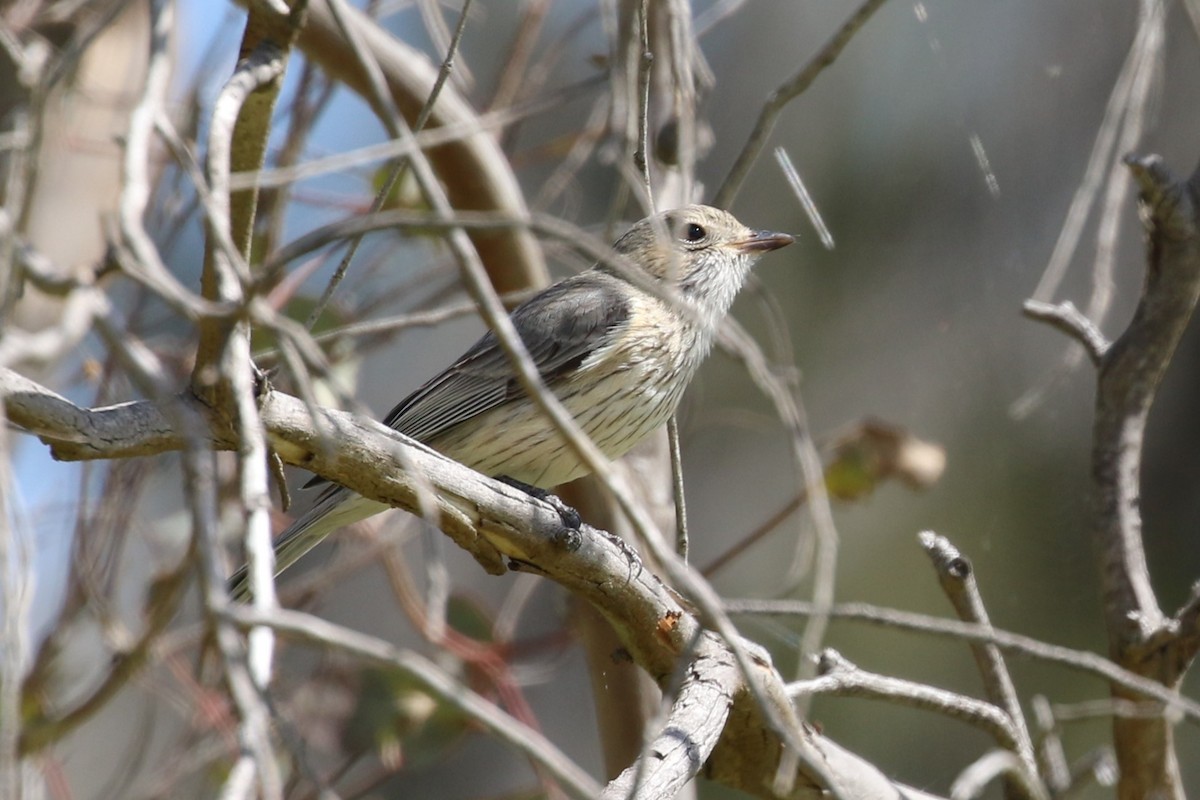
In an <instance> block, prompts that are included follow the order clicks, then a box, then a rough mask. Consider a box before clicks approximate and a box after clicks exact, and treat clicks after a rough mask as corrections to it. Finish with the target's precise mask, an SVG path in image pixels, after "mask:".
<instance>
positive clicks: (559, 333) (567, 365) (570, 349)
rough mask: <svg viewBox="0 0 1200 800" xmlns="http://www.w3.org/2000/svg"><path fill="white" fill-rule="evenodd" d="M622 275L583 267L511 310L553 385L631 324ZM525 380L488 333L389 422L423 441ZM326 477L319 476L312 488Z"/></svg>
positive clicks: (517, 390)
mask: <svg viewBox="0 0 1200 800" xmlns="http://www.w3.org/2000/svg"><path fill="white" fill-rule="evenodd" d="M624 287H625V284H624V282H622V281H621V280H620V279H619V278H615V277H613V276H611V275H607V274H604V273H601V272H584V273H581V274H579V275H576V276H574V277H571V278H568V279H566V280H564V281H560V282H559V283H556V284H554V285H553V286H551V287H549V288H547V289H546V290H545V291H543V292H539V293H538V294H536V295H534V296H533V297H531V298H530V299H529V300H527V301H526V302H524V303H522V304H521V305H520V306H518V307H517V308H516V309H515V310H514V311H513V312H512V322H513V326H514V327H515V328H516V329H517V334H518V335H519V336H520V337H521V341H522V342H524V343H525V347H526V349H527V350H529V355H530V356H531V357H532V358H533V363H534V365H535V366H537V369H538V374H539V375H541V377H542V380H543V381H545V382H546V383H547V384H551V385H553V384H554V382H555V380H556V379H559V378H562V377H563V376H564V375H566V374H568V373H569V372H571V371H572V370H574V369H575V368H576V367H578V366H579V365H580V364H581V363H582V362H583V361H584V359H586V358H587V357H588V355H590V354H591V353H592V352H593V351H594V350H595V349H596V348H597V347H599V346H600V345H601V344H602V343H603V342H605V341H606V336H605V334H607V333H609V332H610V331H613V330H614V329H616V328H619V327H620V326H622V325H624V324H626V323H627V321H628V319H629V299H628V295H627V292H626V291H625V288H624ZM522 393H523V390H522V389H521V385H520V381H519V380H518V379H517V376H516V373H515V372H514V370H513V368H512V364H511V363H510V362H509V360H508V356H507V355H506V354H505V352H504V350H503V349H502V348H501V347H500V343H499V342H498V341H497V339H496V335H495V334H494V333H492V332H490V331H489V332H488V333H487V334H485V335H484V336H483V338H481V339H480V340H479V341H477V342H476V343H475V344H474V345H473V346H472V347H471V349H470V350H468V351H467V352H466V353H464V354H463V355H462V357H461V358H459V359H458V360H457V361H455V362H454V363H453V364H451V365H450V366H449V367H447V368H446V369H445V370H444V371H443V372H441V373H440V374H439V375H437V376H435V377H434V378H432V379H431V380H430V381H429V382H428V383H426V384H425V385H424V386H422V387H421V388H419V389H417V390H416V391H415V392H413V393H412V394H410V395H409V396H408V397H406V398H404V399H403V400H401V401H400V403H398V404H397V405H396V407H395V408H393V409H392V410H391V411H390V412H388V414H387V416H386V417H384V418H383V423H384V424H385V425H387V426H389V427H391V428H393V429H395V430H397V431H399V432H400V433H403V434H404V435H406V436H411V437H412V438H414V439H417V440H418V441H429V440H430V439H432V438H434V437H436V436H437V435H438V434H440V433H442V432H443V431H446V430H448V429H449V428H452V427H453V426H455V425H457V424H458V423H460V422H463V421H464V420H467V419H470V418H471V417H474V416H476V415H477V414H482V413H484V412H485V411H489V410H491V409H493V408H496V407H497V406H500V405H503V404H504V403H506V402H508V401H510V400H512V399H514V398H516V397H520V396H521V395H522ZM325 482H326V481H325V480H324V479H322V478H320V477H315V478H313V479H312V480H310V481H309V482H308V483H306V484H305V488H310V487H313V486H319V485H321V484H324V483H325Z"/></svg>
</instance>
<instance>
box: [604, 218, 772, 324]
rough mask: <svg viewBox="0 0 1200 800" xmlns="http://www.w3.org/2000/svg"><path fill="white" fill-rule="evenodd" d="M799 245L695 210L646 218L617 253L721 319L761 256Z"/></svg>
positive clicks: (622, 243)
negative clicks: (790, 245)
mask: <svg viewBox="0 0 1200 800" xmlns="http://www.w3.org/2000/svg"><path fill="white" fill-rule="evenodd" d="M793 241H794V239H793V238H792V237H791V236H790V235H788V234H786V233H772V232H770V231H756V230H752V229H751V228H747V227H746V226H745V225H743V224H742V223H740V222H738V221H737V219H736V218H735V217H734V216H733V215H732V214H730V213H729V212H727V211H722V210H721V209H719V208H713V207H711V206H701V205H691V206H684V207H683V208H677V209H674V210H672V211H664V212H662V213H659V214H655V215H654V216H650V217H646V218H645V219H643V220H641V221H640V222H638V223H636V224H634V226H633V227H632V228H630V229H629V231H628V232H627V233H626V234H625V235H624V236H622V237H621V238H620V239H619V240H618V241H617V243H616V245H614V248H615V249H616V251H617V252H618V253H620V254H622V255H624V256H625V257H626V258H628V259H629V260H630V261H632V262H633V263H634V264H636V265H637V266H638V267H640V268H641V269H643V270H645V272H646V273H648V274H649V275H650V277H651V278H653V279H654V280H656V281H659V282H661V283H662V284H664V286H666V287H668V288H669V289H671V290H674V291H678V292H679V293H680V295H681V296H682V297H683V299H685V300H688V301H690V302H692V303H694V304H695V305H696V306H697V307H698V309H699V310H700V311H702V312H704V313H705V315H706V316H711V317H714V318H715V317H719V316H721V315H722V314H724V313H725V312H726V311H728V310H729V306H730V305H732V304H733V298H734V297H735V296H736V295H737V293H738V291H739V290H740V289H741V288H742V284H743V283H745V280H746V276H747V275H748V274H749V272H750V267H751V266H753V264H754V262H755V261H757V260H758V258H759V256H761V255H762V254H763V253H766V252H768V251H770V250H777V249H779V248H780V247H784V246H786V245H789V244H791V243H792V242H793Z"/></svg>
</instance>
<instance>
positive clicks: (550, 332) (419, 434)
mask: <svg viewBox="0 0 1200 800" xmlns="http://www.w3.org/2000/svg"><path fill="white" fill-rule="evenodd" d="M792 241H793V239H792V237H791V236H789V235H788V234H786V233H771V232H767V231H755V230H751V229H750V228H747V227H746V226H745V225H743V224H742V223H740V222H738V221H737V220H736V219H735V218H734V217H733V216H732V215H731V214H729V213H727V212H725V211H721V210H720V209H716V208H710V207H708V206H700V205H693V206H686V207H684V208H680V209H676V210H674V211H667V212H663V213H660V214H657V215H655V216H652V217H647V218H646V219H643V220H641V221H640V222H638V223H636V224H635V225H634V226H633V227H632V228H630V229H629V231H628V232H627V233H626V234H625V235H624V236H622V237H621V238H620V239H619V240H617V243H616V244H615V245H614V249H615V250H616V252H617V253H619V254H621V255H623V256H625V258H626V260H627V261H628V262H630V263H631V264H632V265H633V266H634V267H636V268H638V269H640V270H642V271H643V272H644V273H645V275H644V276H643V277H644V278H648V279H649V280H651V281H654V282H658V283H659V284H661V285H662V287H663V292H661V293H652V292H650V291H647V290H646V289H644V288H641V287H640V286H639V285H638V284H637V282H636V281H634V280H629V279H627V278H626V277H625V276H624V275H623V274H622V271H621V270H618V269H616V268H615V267H614V266H613V265H610V264H606V263H600V264H597V265H596V266H595V267H593V268H592V269H590V270H587V271H585V272H582V273H580V274H578V275H575V276H572V277H570V278H567V279H565V280H562V281H559V282H558V283H555V284H554V285H552V286H550V287H548V288H547V289H545V290H544V291H542V292H539V293H538V294H536V295H534V296H533V297H532V298H530V299H529V300H527V301H526V302H525V303H523V304H522V305H520V306H518V307H517V308H516V309H515V310H514V311H513V312H512V322H513V325H514V327H515V328H516V329H517V333H518V334H519V335H520V337H521V341H522V342H524V344H525V347H526V349H527V350H528V351H529V355H530V356H531V357H532V359H533V362H534V364H535V365H536V366H537V369H538V372H539V374H540V375H541V377H542V380H543V381H544V382H545V384H546V386H547V388H549V389H550V390H551V391H552V392H554V394H555V395H556V396H557V397H558V399H559V400H560V401H561V402H562V404H563V405H564V406H565V407H566V409H567V411H568V412H570V413H571V415H572V416H573V417H574V418H575V421H576V422H578V423H579V426H580V427H581V428H582V429H583V431H584V433H586V434H587V435H588V436H590V437H591V438H592V440H593V441H594V442H595V444H596V446H597V447H598V448H599V449H600V450H601V452H603V453H604V454H605V455H606V456H607V457H609V458H619V457H620V456H622V455H624V454H625V453H626V452H628V451H629V449H630V448H632V447H633V446H634V445H635V444H637V443H638V442H640V441H641V440H642V439H644V438H645V437H646V435H647V434H649V433H651V432H652V431H654V430H655V429H657V428H658V427H659V426H660V425H662V424H663V423H664V422H666V421H667V419H668V418H669V417H670V416H671V414H673V413H675V409H676V407H678V405H679V399H680V397H681V395H682V394H683V390H684V389H685V388H686V387H687V385H688V383H689V382H690V381H691V379H692V376H693V375H694V374H695V373H696V368H697V367H699V365H700V362H701V361H703V360H704V358H705V356H707V355H708V353H709V350H711V349H712V343H713V339H714V337H715V336H716V333H717V327H718V325H719V324H720V322H721V318H722V317H723V316H724V315H725V313H726V312H727V311H728V310H729V307H730V305H732V303H733V299H734V297H735V296H736V295H737V293H738V291H739V290H740V289H741V288H742V284H743V283H744V282H745V279H746V276H747V275H748V274H749V271H750V267H751V266H752V265H753V264H754V262H755V261H757V260H758V258H759V256H761V255H762V254H763V253H765V252H768V251H770V250H775V249H778V248H780V247H784V246H785V245H788V244H791V243H792ZM660 295H661V296H660ZM384 424H385V425H388V426H390V427H392V428H394V429H395V430H397V431H399V432H400V433H403V434H405V435H406V436H410V437H412V438H413V439H416V440H417V441H420V442H423V443H425V444H426V445H429V446H430V447H432V448H433V449H435V450H437V451H439V452H440V453H442V454H443V455H446V456H449V457H450V458H453V459H454V460H455V461H459V462H461V463H463V464H465V465H466V466H468V467H471V468H472V469H474V470H477V471H479V472H482V473H484V474H485V475H489V476H493V477H499V478H503V479H506V480H508V481H509V482H511V483H514V484H517V485H520V484H524V485H527V486H528V487H531V488H538V489H549V488H551V487H554V486H558V485H559V484H562V483H566V482H568V481H571V480H574V479H575V478H578V477H581V476H583V475H585V474H587V472H588V471H589V470H588V467H587V465H586V464H584V463H583V462H581V461H580V460H579V458H578V457H577V456H576V455H575V453H574V452H573V451H572V449H571V448H570V447H569V446H568V445H567V444H566V442H565V441H564V440H563V438H562V437H561V436H560V435H559V433H558V431H557V429H556V428H555V426H554V424H553V423H552V422H551V421H550V420H549V419H548V418H546V416H545V415H544V414H543V413H542V412H541V411H540V410H539V409H538V408H537V406H536V405H535V404H534V403H533V402H532V401H531V400H530V399H529V397H528V396H527V395H526V394H525V391H524V389H522V388H521V384H520V382H519V381H518V379H517V376H516V371H515V370H514V369H513V367H512V364H511V363H510V361H509V358H508V356H507V355H506V354H505V352H504V350H503V349H501V347H500V345H499V342H498V341H497V340H496V336H495V334H493V333H490V332H489V333H487V334H485V335H484V336H483V338H481V339H480V340H479V341H478V342H476V343H475V345H474V346H473V347H471V349H469V350H468V351H467V352H466V353H464V354H463V355H462V357H461V358H459V359H458V360H457V361H455V362H454V363H453V364H451V365H450V366H449V367H447V368H446V369H445V370H444V371H443V372H442V373H441V374H439V375H437V376H436V377H435V378H433V379H432V380H430V381H429V382H428V383H426V384H425V385H424V386H422V387H421V388H420V389H417V390H416V391H415V392H413V393H412V394H411V395H409V396H408V397H406V398H405V399H404V400H402V401H401V402H400V404H399V405H397V406H396V407H395V408H393V409H392V411H391V413H389V414H388V415H387V417H386V418H384ZM320 482H323V481H322V479H320V478H317V479H315V481H313V482H310V483H320ZM388 508H389V506H387V505H385V504H383V503H379V502H376V501H374V500H369V499H367V498H365V497H363V496H361V495H359V494H356V493H354V492H352V491H350V490H349V489H346V488H344V487H342V486H338V485H337V484H332V483H329V484H327V485H326V487H325V489H324V490H323V492H322V493H321V494H320V495H319V496H318V497H317V500H316V502H315V504H314V505H313V507H312V509H310V510H309V511H308V512H307V513H306V514H304V516H302V517H300V518H299V519H298V520H296V521H295V522H294V523H292V525H291V526H290V527H288V529H287V530H285V531H284V532H283V535H282V536H281V537H280V538H279V541H278V542H277V543H276V545H275V559H276V561H275V569H276V574H278V573H279V572H282V571H283V570H284V569H286V568H287V567H289V566H291V565H292V564H293V563H295V561H296V560H297V559H299V558H300V557H301V556H302V555H304V554H305V553H307V552H308V551H309V550H311V549H312V548H313V547H315V546H316V545H317V544H318V543H319V542H320V541H321V540H322V539H324V538H325V537H326V536H328V535H329V534H330V533H332V532H333V531H335V530H337V529H338V528H341V527H343V526H345V525H349V524H351V523H353V522H357V521H358V520H361V519H365V518H366V517H369V516H371V515H373V514H378V513H379V512H381V511H385V510H387V509H388ZM230 590H231V592H232V593H233V594H234V595H235V596H238V597H241V596H244V595H245V594H247V592H248V587H247V576H246V569H245V568H244V567H243V568H242V569H241V570H239V572H238V573H237V574H235V575H234V577H233V579H232V580H231V581H230Z"/></svg>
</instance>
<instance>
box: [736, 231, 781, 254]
mask: <svg viewBox="0 0 1200 800" xmlns="http://www.w3.org/2000/svg"><path fill="white" fill-rule="evenodd" d="M794 241H796V239H795V237H793V236H792V235H791V234H790V233H774V232H772V231H755V232H754V234H753V235H752V236H751V237H750V238H749V239H742V240H741V241H740V242H734V243H733V246H734V248H735V249H737V250H741V251H742V252H759V251H761V252H767V251H770V250H778V249H779V248H781V247H787V246H788V245H789V244H791V243H792V242H794Z"/></svg>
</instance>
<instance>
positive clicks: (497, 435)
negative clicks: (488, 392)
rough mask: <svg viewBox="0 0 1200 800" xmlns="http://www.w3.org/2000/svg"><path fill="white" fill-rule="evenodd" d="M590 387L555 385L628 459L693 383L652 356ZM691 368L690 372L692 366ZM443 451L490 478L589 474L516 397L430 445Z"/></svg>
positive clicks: (562, 478)
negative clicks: (628, 455)
mask: <svg viewBox="0 0 1200 800" xmlns="http://www.w3.org/2000/svg"><path fill="white" fill-rule="evenodd" d="M625 364H626V367H625V369H623V370H621V371H616V372H611V373H608V374H607V375H605V376H604V377H603V378H600V379H597V380H594V381H589V382H587V383H586V384H584V383H583V382H581V381H576V382H574V383H572V384H568V385H567V386H557V387H555V390H556V394H558V397H559V400H561V401H562V403H563V405H564V406H565V407H566V409H567V411H569V412H570V413H571V415H572V416H573V417H574V418H575V421H576V422H577V423H578V424H579V426H580V427H581V428H582V429H583V431H584V433H586V434H587V435H588V436H590V437H591V439H592V441H593V442H595V443H596V446H597V447H599V448H600V451H601V452H602V453H604V455H606V456H607V457H609V458H613V459H615V458H620V457H621V456H623V455H624V454H625V453H627V452H628V451H629V450H630V449H631V448H632V447H633V446H634V445H636V444H637V443H638V442H640V441H642V440H643V439H644V438H646V436H647V435H649V434H650V433H652V432H653V431H655V430H656V429H658V428H659V427H660V426H661V425H663V424H664V423H665V422H666V421H667V419H668V418H669V417H670V416H671V414H673V413H674V412H675V409H676V408H677V407H678V405H679V399H680V396H681V394H682V392H683V389H684V387H685V386H686V384H687V379H686V378H687V377H690V376H684V379H683V380H680V376H678V374H677V372H678V370H679V369H680V368H681V365H678V364H675V363H670V362H668V361H667V360H666V359H662V358H644V359H640V360H637V361H634V362H632V363H630V362H629V361H628V360H627V361H625ZM689 371H690V370H689ZM429 445H430V446H431V447H433V448H434V449H435V450H438V451H439V452H441V453H443V454H445V455H447V456H449V457H450V458H453V459H455V460H456V461H460V462H462V463H463V464H466V465H467V466H469V467H471V468H472V469H475V470H478V471H479V472H482V473H484V474H485V475H490V476H493V477H495V476H501V475H504V476H507V477H510V478H515V479H516V480H519V481H522V482H524V483H528V484H531V485H533V486H540V487H543V488H549V487H552V486H557V485H559V484H562V483H566V482H568V481H572V480H574V479H575V478H578V477H581V476H583V475H586V474H588V473H589V472H591V470H590V469H589V468H588V467H587V466H586V465H585V464H583V463H582V462H581V461H580V460H579V458H578V457H577V456H576V455H575V453H574V451H573V450H572V449H571V448H570V447H569V446H568V445H567V443H566V441H565V440H564V439H563V437H562V436H561V435H560V434H559V433H558V432H557V431H556V430H555V429H554V426H553V425H551V424H550V423H549V422H548V421H547V420H546V418H545V416H544V415H543V414H542V412H541V411H539V410H538V409H537V408H536V407H535V406H533V405H532V404H531V403H527V402H521V401H515V402H511V403H508V404H506V405H504V406H501V407H499V408H496V409H493V410H492V411H488V412H486V413H484V414H481V415H480V416H478V417H476V418H474V419H471V420H468V421H467V422H464V423H462V424H460V425H458V426H457V427H455V428H454V429H453V430H451V431H447V432H446V433H444V434H443V435H442V436H440V437H437V438H436V439H434V440H432V441H430V442H429Z"/></svg>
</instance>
